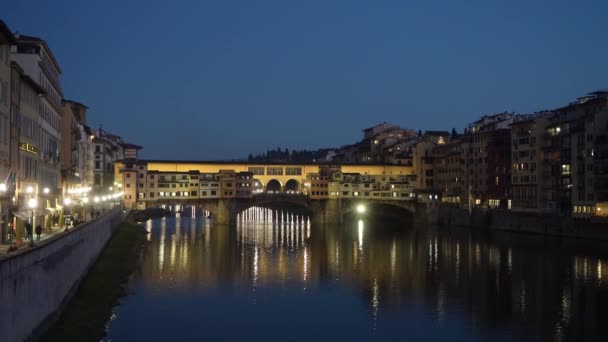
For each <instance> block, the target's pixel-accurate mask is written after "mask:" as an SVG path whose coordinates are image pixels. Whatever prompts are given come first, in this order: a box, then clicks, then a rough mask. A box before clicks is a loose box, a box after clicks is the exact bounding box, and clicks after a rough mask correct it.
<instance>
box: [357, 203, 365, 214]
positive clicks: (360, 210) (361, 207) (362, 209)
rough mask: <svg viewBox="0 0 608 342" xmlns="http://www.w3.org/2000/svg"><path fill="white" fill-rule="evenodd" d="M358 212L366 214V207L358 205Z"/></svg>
mask: <svg viewBox="0 0 608 342" xmlns="http://www.w3.org/2000/svg"><path fill="white" fill-rule="evenodd" d="M357 212H358V213H359V214H363V213H364V212H365V206H364V205H363V204H359V205H357Z"/></svg>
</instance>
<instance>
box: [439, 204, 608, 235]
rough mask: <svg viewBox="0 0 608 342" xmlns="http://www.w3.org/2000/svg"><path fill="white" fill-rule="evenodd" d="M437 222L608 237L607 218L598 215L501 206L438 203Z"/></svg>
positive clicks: (475, 227)
mask: <svg viewBox="0 0 608 342" xmlns="http://www.w3.org/2000/svg"><path fill="white" fill-rule="evenodd" d="M438 223H439V225H441V226H444V227H450V226H455V227H459V226H460V227H469V228H473V229H477V230H487V231H504V232H517V233H525V234H538V235H546V236H556V237H569V238H579V239H592V240H604V241H608V222H607V221H606V220H605V219H600V218H574V217H559V216H555V215H550V214H533V213H522V212H514V211H510V210H500V209H481V208H475V209H473V210H472V211H470V212H469V211H468V210H466V209H462V208H455V207H446V206H444V207H441V208H440V210H439V213H438Z"/></svg>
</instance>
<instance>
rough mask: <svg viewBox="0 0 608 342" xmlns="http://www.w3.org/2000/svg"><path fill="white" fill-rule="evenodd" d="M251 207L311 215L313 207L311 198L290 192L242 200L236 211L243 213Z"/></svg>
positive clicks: (261, 195) (260, 195)
mask: <svg viewBox="0 0 608 342" xmlns="http://www.w3.org/2000/svg"><path fill="white" fill-rule="evenodd" d="M251 207H263V208H268V209H277V210H292V211H295V212H297V213H300V214H307V215H310V214H311V213H312V208H311V206H310V200H309V199H308V197H306V196H304V195H290V194H259V195H256V196H254V198H252V199H251V200H241V201H239V202H238V205H237V207H236V213H237V214H238V213H241V212H243V211H245V210H247V209H249V208H251Z"/></svg>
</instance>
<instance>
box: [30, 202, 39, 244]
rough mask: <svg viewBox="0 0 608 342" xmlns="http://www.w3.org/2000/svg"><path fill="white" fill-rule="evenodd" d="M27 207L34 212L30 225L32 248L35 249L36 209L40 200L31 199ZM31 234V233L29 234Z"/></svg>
mask: <svg viewBox="0 0 608 342" xmlns="http://www.w3.org/2000/svg"><path fill="white" fill-rule="evenodd" d="M27 206H28V207H29V208H30V209H31V210H32V216H31V220H30V224H31V225H32V236H31V239H30V247H34V233H33V232H34V229H35V228H34V210H36V207H37V206H38V199H36V198H35V197H32V198H30V199H29V200H28V201H27ZM28 233H29V232H28Z"/></svg>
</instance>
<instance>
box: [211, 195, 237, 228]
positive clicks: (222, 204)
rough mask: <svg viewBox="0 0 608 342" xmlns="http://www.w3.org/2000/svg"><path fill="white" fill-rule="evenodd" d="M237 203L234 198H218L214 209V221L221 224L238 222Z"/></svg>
mask: <svg viewBox="0 0 608 342" xmlns="http://www.w3.org/2000/svg"><path fill="white" fill-rule="evenodd" d="M237 214H238V212H237V203H236V201H235V200H233V199H218V200H217V204H216V208H215V210H214V211H213V221H214V222H216V223H219V224H231V223H234V222H236V215H237Z"/></svg>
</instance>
